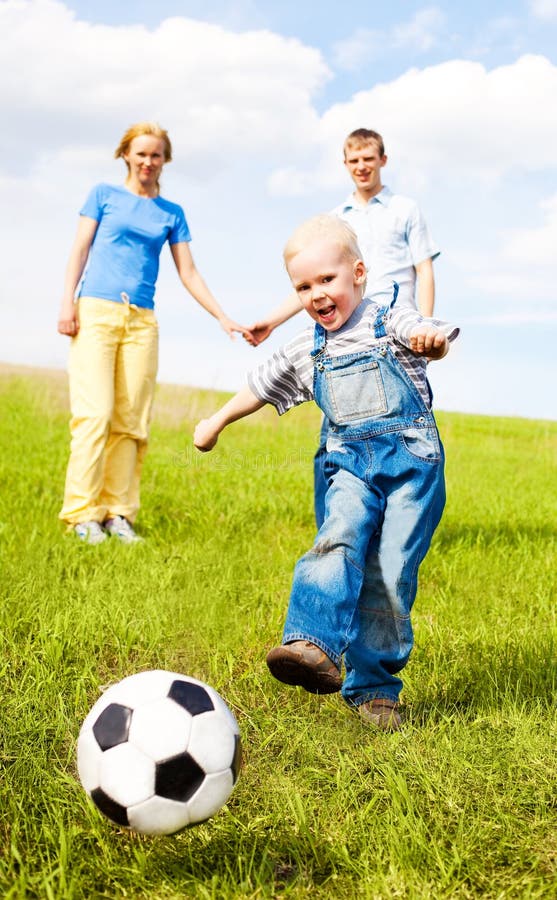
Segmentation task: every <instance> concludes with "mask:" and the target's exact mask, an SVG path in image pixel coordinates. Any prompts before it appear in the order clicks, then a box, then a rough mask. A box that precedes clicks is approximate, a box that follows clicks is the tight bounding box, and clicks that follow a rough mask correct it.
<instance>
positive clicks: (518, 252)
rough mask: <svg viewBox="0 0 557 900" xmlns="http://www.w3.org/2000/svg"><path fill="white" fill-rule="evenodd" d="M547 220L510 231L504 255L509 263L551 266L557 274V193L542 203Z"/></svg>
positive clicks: (504, 246)
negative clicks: (532, 226)
mask: <svg viewBox="0 0 557 900" xmlns="http://www.w3.org/2000/svg"><path fill="white" fill-rule="evenodd" d="M540 206H541V208H542V210H543V212H544V217H545V221H544V223H543V224H542V225H541V226H540V227H538V228H529V229H528V228H513V229H511V230H510V231H509V232H508V235H507V238H506V240H505V243H504V245H503V250H502V255H503V258H504V259H506V260H507V261H508V262H509V264H512V265H523V266H525V267H526V266H549V267H551V268H552V269H553V270H554V271H555V274H556V275H557V253H556V248H557V194H554V195H553V196H552V197H550V198H549V199H547V200H544V201H543V202H542V203H541V204H540Z"/></svg>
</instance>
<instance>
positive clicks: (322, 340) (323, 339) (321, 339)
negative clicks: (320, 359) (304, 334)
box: [310, 322, 327, 359]
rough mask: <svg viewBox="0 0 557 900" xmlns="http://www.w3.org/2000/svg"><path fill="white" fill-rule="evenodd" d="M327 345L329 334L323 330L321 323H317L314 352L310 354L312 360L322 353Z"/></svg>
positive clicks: (314, 333)
mask: <svg viewBox="0 0 557 900" xmlns="http://www.w3.org/2000/svg"><path fill="white" fill-rule="evenodd" d="M326 345H327V332H326V331H325V329H324V328H323V326H322V325H320V324H319V322H316V323H315V328H314V331H313V350H312V351H311V353H310V356H311V358H312V359H315V357H316V356H317V355H318V354H319V353H322V352H323V350H324V349H325V347H326Z"/></svg>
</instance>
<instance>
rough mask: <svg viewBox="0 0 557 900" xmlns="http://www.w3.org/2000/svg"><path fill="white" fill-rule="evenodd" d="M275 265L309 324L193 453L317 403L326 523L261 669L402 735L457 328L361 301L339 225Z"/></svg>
mask: <svg viewBox="0 0 557 900" xmlns="http://www.w3.org/2000/svg"><path fill="white" fill-rule="evenodd" d="M284 259H285V263H286V267H287V270H288V274H289V276H290V278H291V281H292V284H293V286H294V289H295V291H296V293H297V296H298V297H299V300H300V302H301V304H302V305H303V307H304V309H305V310H306V312H307V313H309V315H310V317H311V318H312V319H313V320H314V322H315V323H316V324H315V325H314V326H310V327H309V328H308V329H306V330H305V331H304V332H302V334H300V335H299V336H298V337H296V338H294V339H293V340H292V341H290V342H289V343H288V344H286V346H285V347H284V348H283V349H282V350H279V351H278V352H277V353H275V354H274V356H273V357H272V359H270V360H269V361H268V362H267V363H264V364H263V365H261V366H260V367H259V368H258V369H256V370H255V371H254V372H252V373H251V374H250V375H249V376H248V386H247V387H245V388H243V389H242V390H241V391H240V392H239V393H238V394H236V396H235V397H233V398H232V399H231V400H229V401H228V403H226V404H225V405H224V406H223V407H222V409H221V410H219V411H218V412H216V413H215V414H214V415H213V416H211V417H210V418H209V419H204V420H202V421H201V422H200V423H199V424H198V426H197V428H196V429H195V434H194V443H195V446H196V447H198V449H200V450H211V449H212V448H213V447H214V446H215V444H216V442H217V439H218V436H219V434H220V432H221V431H222V430H223V428H225V427H226V425H228V424H229V423H230V422H233V421H235V420H236V419H239V418H242V417H243V416H246V415H249V414H250V413H252V412H255V410H257V409H260V408H261V407H262V406H264V405H265V404H266V403H271V404H273V405H274V406H275V407H276V409H277V411H278V412H279V414H282V413H284V412H286V411H287V410H288V409H290V408H291V407H293V406H295V405H297V404H299V403H302V402H304V401H306V400H311V399H315V401H316V403H317V405H318V406H319V407H320V409H321V410H322V411H323V413H324V414H325V416H326V417H327V419H328V420H329V421H330V423H331V424H330V430H329V437H328V442H327V453H328V456H327V462H328V465H329V467H330V472H331V473H332V474H331V478H330V483H329V487H328V490H327V495H326V502H325V519H324V522H323V524H322V526H321V527H320V529H319V532H318V534H317V537H316V539H315V543H314V545H313V547H312V549H311V550H310V551H309V552H308V553H306V554H305V555H304V556H303V557H302V558H301V559H300V560H299V562H298V564H297V565H296V569H295V573H294V580H293V585H292V592H291V595H290V603H289V607H288V614H287V618H286V624H285V627H284V634H283V642H282V645H281V646H280V647H276V648H275V649H274V650H271V652H270V653H269V654H268V656H267V665H268V667H269V669H270V671H271V673H272V674H273V675H274V676H275V678H277V679H278V680H279V681H282V682H285V683H286V684H293V685H301V686H302V687H304V688H305V689H306V690H308V691H311V692H314V693H322V694H324V693H332V692H335V691H338V690H340V689H341V688H342V695H343V697H344V699H345V700H346V701H347V703H348V704H350V705H351V706H354V707H357V708H358V710H359V713H360V715H361V716H362V717H363V718H364V719H366V720H367V721H370V722H371V723H373V724H374V725H376V726H378V727H379V728H381V729H384V730H397V729H398V728H399V727H400V723H401V720H400V714H399V712H398V709H397V705H398V696H399V693H400V690H401V687H402V682H401V680H400V679H399V678H398V677H397V676H396V673H397V672H399V671H400V670H401V669H402V668H403V667H404V666H405V665H406V662H407V660H408V657H409V654H410V651H411V648H412V642H413V636H412V627H411V624H410V610H411V607H412V603H413V601H414V597H415V594H416V588H417V573H418V567H419V565H420V563H421V561H422V559H423V558H424V556H425V554H426V552H427V549H428V547H429V544H430V541H431V537H432V535H433V532H434V530H435V528H436V526H437V524H438V522H439V519H440V517H441V512H442V510H443V506H444V502H445V488H444V477H443V450H442V447H441V443H440V440H439V435H438V433H437V428H436V425H435V420H434V418H433V415H432V413H431V410H430V397H431V395H430V391H429V385H428V382H427V378H426V373H425V369H426V357H428V358H430V359H432V358H435V359H440V358H442V357H443V356H444V355H445V354H446V353H447V351H448V349H449V342H450V341H451V340H453V339H454V338H455V337H456V335H457V334H458V329H456V328H454V327H452V326H450V325H448V324H446V323H442V322H440V321H438V320H435V319H424V318H423V317H422V316H421V315H420V314H419V313H418V312H417V311H416V310H413V309H410V308H406V307H401V308H397V307H396V306H394V305H393V304H394V300H395V299H396V289H395V291H394V292H393V293H394V296H393V298H392V303H391V305H390V306H380V305H378V304H377V303H375V302H374V301H373V300H372V299H370V298H365V299H362V297H363V292H364V287H365V281H366V269H365V266H364V263H363V261H362V259H361V254H360V251H359V248H358V245H357V241H356V237H355V234H354V232H353V231H352V229H351V228H350V227H349V226H348V225H347V224H346V223H344V222H342V221H341V220H340V219H338V218H336V217H334V216H317V217H315V218H314V219H310V220H309V221H308V222H306V223H305V224H303V225H302V226H300V228H298V229H297V230H296V231H295V232H294V234H293V235H292V237H291V238H290V240H289V241H288V243H287V245H286V248H285V251H284ZM343 658H344V664H345V668H346V675H345V679H344V682H343V681H342V679H341V675H340V671H341V664H342V660H343Z"/></svg>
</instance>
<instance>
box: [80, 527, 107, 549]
mask: <svg viewBox="0 0 557 900" xmlns="http://www.w3.org/2000/svg"><path fill="white" fill-rule="evenodd" d="M73 530H74V531H75V533H76V534H77V536H78V538H79V540H80V541H83V543H84V544H102V542H103V541H106V531H105V530H104V528H103V527H102V525H101V524H100V522H78V523H77V525H74V529H73Z"/></svg>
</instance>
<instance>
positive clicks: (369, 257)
mask: <svg viewBox="0 0 557 900" xmlns="http://www.w3.org/2000/svg"><path fill="white" fill-rule="evenodd" d="M343 156H344V160H343V161H344V166H345V168H346V170H347V171H348V174H349V175H350V178H351V179H352V181H353V184H354V190H353V192H352V193H351V194H349V195H348V197H347V198H346V200H345V201H344V202H343V203H341V204H340V206H337V207H336V208H335V209H334V210H332V214H333V215H335V216H338V217H339V218H340V219H343V221H345V222H347V223H348V225H350V227H351V228H352V229H353V230H354V232H355V233H356V238H357V241H358V245H359V247H360V250H361V252H362V258H363V260H364V263H365V265H366V268H367V273H368V275H367V290H368V292H369V293H373V294H374V295H378V294H380V293H383V294H384V297H385V299H384V302H387V303H388V302H389V300H387V299H386V298H387V297H388V296H389V295H390V296H391V297H392V285H393V282H395V283H396V284H397V285H398V294H397V299H396V302H397V305H398V306H412V307H414V308H418V309H419V311H420V312H421V314H422V315H423V316H432V315H433V307H434V302H435V280H434V273H433V260H434V259H436V257H437V256H439V248H438V247H437V245H436V244H435V242H434V241H433V239H432V237H431V235H430V232H429V229H428V227H427V224H426V222H425V219H424V217H423V215H422V213H421V211H420V209H419V207H418V205H417V204H416V203H415V201H414V200H411V199H410V198H409V197H405V196H403V195H402V194H396V193H393V192H392V191H391V190H390V188H388V187H387V186H386V185H384V184H383V183H382V180H381V179H382V172H383V169H384V167H385V166H386V164H387V155H386V153H385V144H384V142H383V138H382V136H381V135H380V134H379V133H378V132H377V131H372V130H371V129H369V128H357V129H356V130H355V131H352V132H351V133H350V134H349V135H348V137H347V138H346V140H345V141H344V146H343ZM378 302H379V301H378ZM300 310H301V306H300V301H299V299H298V297H297V295H296V293H293V294H291V295H290V296H289V297H288V298H287V299H286V300H285V301H284V302H283V303H282V304H281V305H280V306H279V307H278V308H277V309H276V310H274V311H273V312H271V313H270V314H269V315H268V316H267V317H266V318H264V319H261V320H260V321H259V322H256V323H255V325H253V326H252V327H251V329H250V332H249V334H247V335H246V340H247V341H248V342H249V343H251V344H254V345H255V344H259V343H261V342H262V341H263V340H265V338H267V337H268V336H269V335H270V334H271V332H272V331H273V329H274V328H276V327H277V326H278V325H280V324H281V323H282V322H285V321H286V320H287V319H289V318H290V317H291V316H293V315H294V314H295V313H297V312H300ZM327 431H328V422H327V420H326V419H324V421H323V427H322V429H321V435H320V441H319V448H318V449H317V452H316V454H315V459H314V466H313V471H314V495H315V520H316V522H317V527H318V528H319V527H320V525H321V523H322V522H323V517H324V515H325V494H326V490H327V480H326V477H325V475H326V465H327V462H326V449H325V447H326V442H327Z"/></svg>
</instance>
